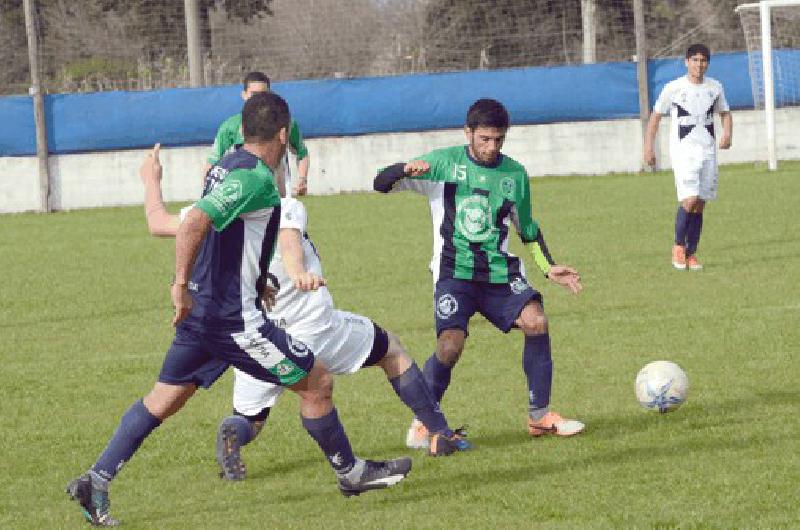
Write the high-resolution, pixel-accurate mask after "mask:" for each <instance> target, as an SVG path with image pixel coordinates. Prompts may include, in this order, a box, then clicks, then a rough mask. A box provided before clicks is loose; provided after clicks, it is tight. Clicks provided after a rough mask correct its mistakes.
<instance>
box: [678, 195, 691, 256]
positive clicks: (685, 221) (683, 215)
mask: <svg viewBox="0 0 800 530" xmlns="http://www.w3.org/2000/svg"><path fill="white" fill-rule="evenodd" d="M690 215H691V214H690V213H689V212H687V211H686V210H684V209H683V205H682V204H678V212H677V213H676V214H675V244H676V245H680V246H682V247H685V246H686V234H687V231H688V229H689V216H690Z"/></svg>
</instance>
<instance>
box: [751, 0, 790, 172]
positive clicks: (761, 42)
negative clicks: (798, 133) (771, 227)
mask: <svg viewBox="0 0 800 530" xmlns="http://www.w3.org/2000/svg"><path fill="white" fill-rule="evenodd" d="M736 12H737V13H739V18H740V21H741V24H742V29H743V31H744V37H745V42H746V44H747V52H748V58H749V60H748V63H749V65H750V80H751V83H752V88H753V102H754V103H755V107H756V108H757V109H764V118H765V123H766V140H767V163H768V166H769V168H770V169H777V167H778V156H777V148H776V140H775V108H776V107H787V106H793V105H800V0H763V1H761V2H757V3H750V4H743V5H740V6H739V7H737V8H736Z"/></svg>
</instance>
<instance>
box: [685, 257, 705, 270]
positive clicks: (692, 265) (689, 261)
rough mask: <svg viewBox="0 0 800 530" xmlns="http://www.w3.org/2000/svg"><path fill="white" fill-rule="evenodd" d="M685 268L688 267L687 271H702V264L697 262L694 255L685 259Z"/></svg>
mask: <svg viewBox="0 0 800 530" xmlns="http://www.w3.org/2000/svg"><path fill="white" fill-rule="evenodd" d="M686 266H687V267H689V270H693V271H701V270H703V264H702V263H700V262H699V261H698V260H697V256H695V255H694V254H692V255H691V256H689V257H688V258H686Z"/></svg>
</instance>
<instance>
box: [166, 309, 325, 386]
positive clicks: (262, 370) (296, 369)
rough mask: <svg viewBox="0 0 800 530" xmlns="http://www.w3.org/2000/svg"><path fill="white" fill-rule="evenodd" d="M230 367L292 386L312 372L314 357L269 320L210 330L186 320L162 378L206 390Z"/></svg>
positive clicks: (266, 379)
mask: <svg viewBox="0 0 800 530" xmlns="http://www.w3.org/2000/svg"><path fill="white" fill-rule="evenodd" d="M229 366H235V367H236V368H238V369H240V370H242V371H243V372H247V373H248V374H250V375H252V376H253V377H255V378H256V379H260V380H262V381H266V382H268V383H274V384H276V385H282V386H290V385H293V384H295V383H297V382H298V381H300V380H302V379H303V378H305V377H306V376H307V375H308V372H310V371H311V368H312V367H313V366H314V355H313V353H312V352H311V351H310V350H309V349H308V347H307V346H306V345H305V344H303V343H301V342H300V341H298V340H296V339H293V338H292V337H291V336H290V335H289V334H287V333H286V332H285V331H284V330H283V329H281V328H279V327H277V326H275V325H274V324H273V323H272V322H270V321H269V320H267V321H266V323H265V324H263V325H262V326H261V327H259V328H258V329H254V330H252V331H247V332H244V331H233V332H232V331H226V330H221V329H209V328H207V327H202V326H199V325H197V323H196V322H191V321H188V320H187V321H184V322H182V323H181V324H180V325H179V326H178V328H177V330H176V332H175V339H174V340H173V341H172V345H171V346H170V347H169V351H167V356H166V357H165V359H164V364H163V365H162V366H161V373H160V374H159V375H158V380H159V381H160V382H162V383H167V384H171V385H185V384H195V385H197V386H200V387H203V388H208V387H210V386H211V385H212V384H214V382H215V381H216V380H217V379H219V377H220V376H221V375H222V374H223V372H225V370H227V369H228V367H229Z"/></svg>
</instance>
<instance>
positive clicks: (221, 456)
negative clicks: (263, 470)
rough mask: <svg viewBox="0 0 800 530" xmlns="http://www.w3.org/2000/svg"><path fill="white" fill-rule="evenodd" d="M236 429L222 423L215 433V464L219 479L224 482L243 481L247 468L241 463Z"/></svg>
mask: <svg viewBox="0 0 800 530" xmlns="http://www.w3.org/2000/svg"><path fill="white" fill-rule="evenodd" d="M240 449H241V445H239V437H238V435H237V434H236V427H234V426H233V425H229V424H226V423H225V422H223V423H222V424H221V425H220V426H219V430H218V431H217V463H218V464H219V469H220V471H219V477H220V478H222V479H225V480H244V479H245V477H246V476H247V467H246V466H245V465H244V462H242V456H241V453H240V452H239V450H240Z"/></svg>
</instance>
